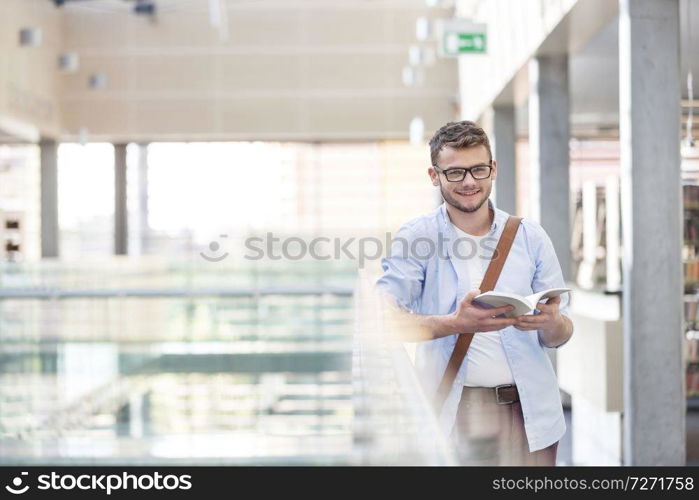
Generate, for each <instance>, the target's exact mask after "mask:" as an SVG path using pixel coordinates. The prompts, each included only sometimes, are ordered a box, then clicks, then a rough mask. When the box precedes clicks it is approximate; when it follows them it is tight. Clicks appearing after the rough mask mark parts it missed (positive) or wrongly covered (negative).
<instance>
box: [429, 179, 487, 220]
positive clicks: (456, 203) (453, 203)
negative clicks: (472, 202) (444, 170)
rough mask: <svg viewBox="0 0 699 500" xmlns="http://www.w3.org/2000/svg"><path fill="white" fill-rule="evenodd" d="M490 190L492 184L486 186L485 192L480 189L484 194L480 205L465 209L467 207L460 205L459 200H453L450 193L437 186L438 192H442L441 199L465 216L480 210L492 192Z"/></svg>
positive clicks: (483, 189)
mask: <svg viewBox="0 0 699 500" xmlns="http://www.w3.org/2000/svg"><path fill="white" fill-rule="evenodd" d="M492 189H493V185H492V184H490V185H489V186H488V188H487V190H486V189H485V188H481V191H482V192H483V193H485V196H483V198H482V199H481V201H480V203H478V205H477V206H475V207H467V206H464V205H463V204H461V202H459V200H457V199H456V198H454V196H452V194H451V193H449V192H448V191H446V190H445V189H444V186H442V185H441V183H440V185H439V190H440V191H441V192H442V198H444V201H446V202H447V203H449V204H450V205H451V206H452V207H454V208H456V209H457V210H460V211H461V212H464V213H467V214H470V213H473V212H476V211H478V209H479V208H481V207H482V206H483V204H484V203H485V202H486V201H488V198H490V192H491V191H492Z"/></svg>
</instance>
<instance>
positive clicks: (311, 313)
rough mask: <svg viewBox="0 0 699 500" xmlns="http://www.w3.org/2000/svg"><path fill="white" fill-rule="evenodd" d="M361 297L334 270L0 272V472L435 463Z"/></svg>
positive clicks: (418, 409)
mask: <svg viewBox="0 0 699 500" xmlns="http://www.w3.org/2000/svg"><path fill="white" fill-rule="evenodd" d="M367 287H369V288H371V286H370V285H369V284H368V282H367V280H366V279H365V278H363V279H360V280H357V277H356V270H355V269H353V268H351V267H348V266H344V267H343V266H342V265H339V264H337V263H317V262H316V263H314V264H313V265H311V264H309V263H294V265H285V264H283V263H280V264H277V265H270V266H268V267H266V268H265V267H263V266H259V267H255V268H252V267H249V268H245V267H243V266H239V265H234V264H229V265H226V266H222V265H218V264H217V265H216V266H211V265H210V264H209V263H198V262H194V263H192V262H165V261H161V260H157V259H153V260H149V259H143V260H135V261H130V260H128V259H113V260H108V261H103V262H83V263H79V264H67V263H56V262H50V261H49V262H45V263H44V262H42V263H39V264H32V265H28V264H25V265H21V266H18V265H11V264H5V265H3V267H2V268H1V272H0V464H4V465H20V464H26V465H31V464H35V465H42V464H43V465H64V464H159V465H168V464H318V465H321V464H323V465H325V464H400V463H403V464H450V463H453V459H452V455H451V451H450V450H449V447H448V446H447V444H446V443H445V441H444V439H443V438H442V437H441V435H440V433H439V430H438V428H437V425H436V422H435V420H434V416H433V415H432V413H431V410H430V409H429V406H428V405H427V403H426V402H425V399H424V396H422V393H421V390H420V387H419V384H418V383H417V381H416V379H415V375H414V373H413V369H412V365H411V363H410V360H409V358H408V356H407V354H406V351H405V349H404V347H403V344H402V343H401V342H396V341H395V339H394V338H393V334H392V332H390V331H388V330H387V329H386V325H385V323H384V322H383V320H379V319H378V318H379V317H380V315H381V314H382V312H381V310H380V307H379V304H378V303H376V302H374V301H373V300H374V299H373V298H372V297H371V294H370V293H369V292H367V291H366V290H367ZM361 290H364V291H363V292H361V293H357V291H361ZM377 308H378V309H377ZM389 330H390V328H389Z"/></svg>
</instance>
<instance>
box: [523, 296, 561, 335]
mask: <svg viewBox="0 0 699 500" xmlns="http://www.w3.org/2000/svg"><path fill="white" fill-rule="evenodd" d="M560 303H561V297H560V296H557V297H551V298H550V299H548V300H547V301H546V303H543V302H539V303H538V304H537V306H536V308H537V309H538V310H539V311H540V313H539V314H524V315H522V316H517V317H516V318H515V319H516V320H517V322H516V323H515V324H514V327H515V328H517V329H518V330H523V331H527V330H541V331H543V332H554V331H557V330H558V329H560V327H561V323H562V322H563V317H562V315H561V313H560V312H559V311H558V306H559V304H560Z"/></svg>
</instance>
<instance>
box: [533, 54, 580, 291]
mask: <svg viewBox="0 0 699 500" xmlns="http://www.w3.org/2000/svg"><path fill="white" fill-rule="evenodd" d="M569 110H570V97H569V95H568V56H566V55H552V56H539V57H536V58H534V59H532V60H531V61H530V63H529V158H530V165H529V167H530V174H531V195H532V207H531V209H532V217H533V218H534V220H536V221H538V222H539V223H540V224H541V225H542V226H543V227H544V229H545V230H546V232H547V233H548V235H549V236H550V237H551V241H552V242H553V247H554V249H555V250H556V255H557V256H558V261H559V263H560V264H561V269H562V271H563V277H564V278H565V279H566V280H568V279H570V262H571V255H570V253H571V252H570V174H569V170H570V154H569V140H570V124H569V122H570V118H569Z"/></svg>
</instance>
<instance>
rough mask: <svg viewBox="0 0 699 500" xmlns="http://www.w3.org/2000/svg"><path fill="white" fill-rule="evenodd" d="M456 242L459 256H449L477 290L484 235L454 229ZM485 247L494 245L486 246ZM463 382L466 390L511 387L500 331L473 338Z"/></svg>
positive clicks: (482, 271) (483, 261)
mask: <svg viewBox="0 0 699 500" xmlns="http://www.w3.org/2000/svg"><path fill="white" fill-rule="evenodd" d="M454 229H455V230H456V235H457V238H459V239H462V238H464V239H467V241H459V254H458V256H453V257H452V262H453V263H454V265H457V266H464V268H465V270H468V276H470V278H471V290H474V289H478V288H480V286H481V281H483V275H484V274H485V270H486V269H487V267H488V263H489V261H488V259H484V258H483V253H484V249H483V248H482V246H481V241H482V240H483V238H484V237H485V236H473V235H470V234H468V233H465V232H464V231H462V230H461V229H459V228H458V227H456V226H454ZM488 246H493V245H492V244H491V245H488ZM464 362H465V363H467V367H466V380H465V381H464V385H466V386H469V387H495V386H497V385H503V384H514V383H515V382H514V378H513V376H512V370H511V369H510V364H509V363H508V361H507V356H506V355H505V349H504V348H503V346H502V341H501V340H500V332H478V333H476V334H475V335H474V336H473V340H471V345H470V346H469V348H468V352H467V353H466V360H464Z"/></svg>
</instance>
